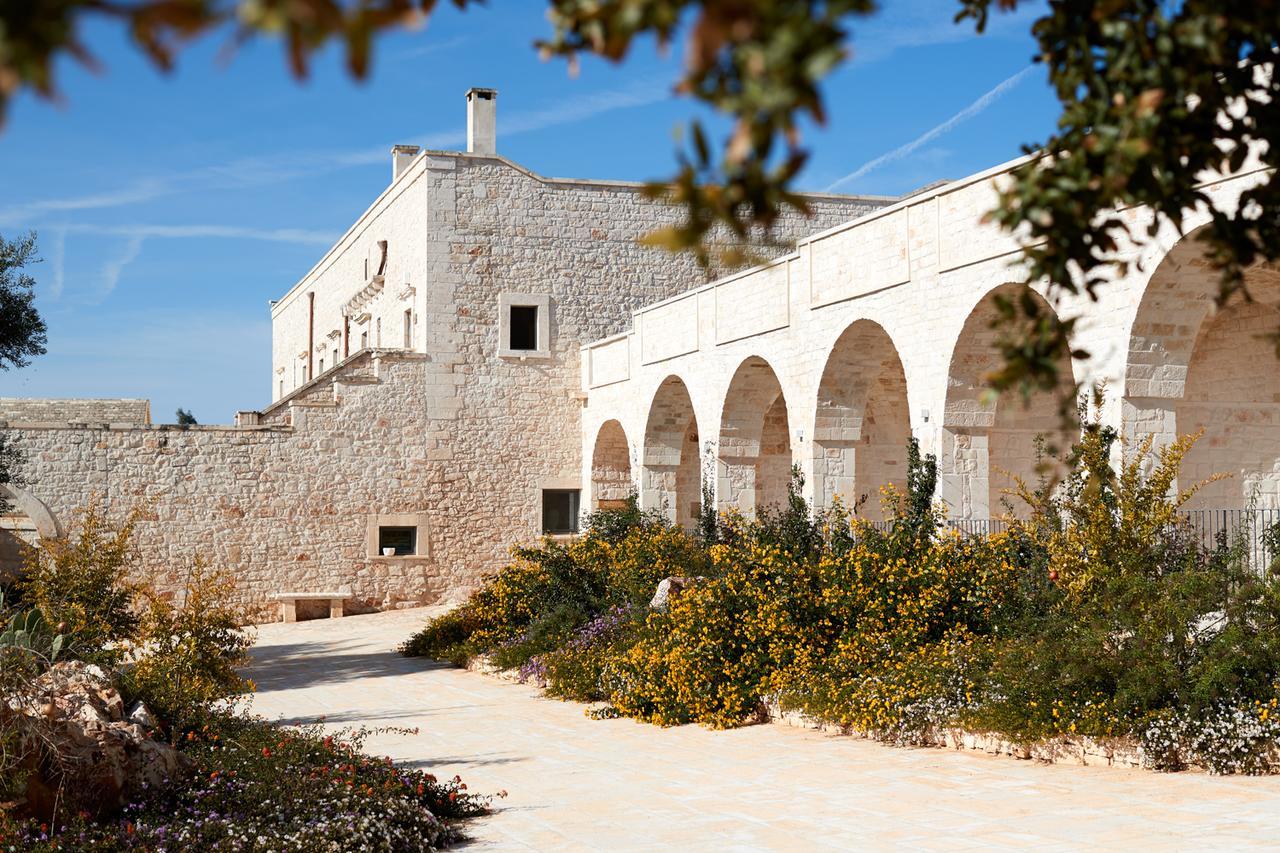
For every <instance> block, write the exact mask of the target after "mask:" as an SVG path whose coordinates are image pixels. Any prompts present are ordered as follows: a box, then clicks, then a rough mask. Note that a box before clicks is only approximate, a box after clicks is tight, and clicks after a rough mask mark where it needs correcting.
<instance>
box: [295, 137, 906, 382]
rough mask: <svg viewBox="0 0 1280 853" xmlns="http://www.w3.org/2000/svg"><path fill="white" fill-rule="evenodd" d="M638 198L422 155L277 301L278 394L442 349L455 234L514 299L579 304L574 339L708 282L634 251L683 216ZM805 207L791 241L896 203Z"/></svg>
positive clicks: (787, 222)
mask: <svg viewBox="0 0 1280 853" xmlns="http://www.w3.org/2000/svg"><path fill="white" fill-rule="evenodd" d="M641 189H642V185H641V184H637V183H627V182H620V181H590V180H576V179H562V178H546V177H542V176H540V175H535V174H534V173H532V172H530V171H528V170H526V169H524V168H522V167H521V166H519V165H517V164H515V163H513V162H511V161H510V160H507V159H505V158H503V157H500V156H497V155H481V154H467V153H460V152H443V151H424V152H422V153H420V154H419V155H418V156H417V157H416V158H415V159H414V160H413V162H412V164H411V165H409V166H408V167H407V168H405V169H404V170H403V171H402V172H401V173H400V175H399V176H398V177H397V178H396V179H395V180H394V181H393V182H392V183H391V185H390V186H388V187H387V188H386V189H385V190H384V191H383V192H382V193H381V194H380V195H379V197H378V198H377V199H376V200H375V201H374V203H373V204H372V205H371V206H370V207H369V209H368V210H367V211H365V213H364V214H363V215H362V216H361V217H360V218H359V219H358V220H357V221H356V222H355V223H354V224H353V225H352V226H351V228H350V229H349V230H348V231H347V233H346V234H344V235H343V237H342V238H341V239H340V240H339V241H338V242H337V243H336V244H335V245H334V246H333V248H331V249H330V250H329V252H327V253H326V254H325V256H324V257H323V258H322V259H321V260H320V262H319V263H317V264H316V266H315V267H314V268H313V269H312V270H311V271H310V272H309V273H308V274H307V275H306V276H304V277H303V278H302V280H301V281H299V282H298V283H297V284H296V285H294V286H293V287H292V288H291V289H290V290H289V292H288V293H287V294H285V295H284V296H283V297H282V298H281V299H280V300H279V301H278V302H276V303H274V304H273V307H272V312H271V313H272V380H271V382H272V394H271V399H272V400H273V401H278V400H279V399H281V398H282V397H284V396H286V395H287V394H288V393H290V392H292V391H293V390H294V389H296V388H298V387H299V386H301V385H302V384H304V383H305V382H306V381H307V380H308V377H307V372H306V371H307V366H308V365H310V368H311V370H312V375H311V377H310V378H314V377H315V376H316V375H319V373H321V372H322V370H328V369H332V367H333V366H334V365H335V364H337V363H338V361H340V360H341V359H342V358H344V357H346V356H347V355H349V354H352V353H355V352H356V351H358V350H359V349H361V348H362V347H378V348H390V347H404V348H407V349H412V350H414V351H417V352H431V351H433V349H434V348H435V347H436V346H438V345H439V344H440V343H441V341H440V339H439V338H438V337H437V335H438V332H439V329H440V325H441V323H442V322H443V323H444V324H445V325H451V323H450V322H449V321H448V320H447V318H441V317H439V316H436V312H438V311H439V310H441V308H442V307H444V306H442V303H441V299H442V298H443V297H445V296H446V295H447V293H449V292H450V291H451V290H452V288H453V287H454V286H455V285H456V284H457V281H456V280H455V278H454V277H453V276H452V275H451V274H450V272H449V271H447V270H446V269H445V268H444V267H442V266H441V261H442V260H444V259H447V258H448V257H449V255H450V253H451V252H452V251H453V248H452V247H456V246H457V244H458V241H459V240H460V239H461V240H465V241H467V243H468V245H467V249H466V251H468V252H473V253H474V254H472V255H470V256H468V259H467V260H468V261H469V263H468V264H466V265H465V266H468V267H484V268H485V269H487V270H488V271H489V273H490V274H491V275H492V276H497V277H499V278H502V279H503V282H502V285H503V287H504V288H505V289H506V290H508V291H513V292H520V293H533V292H550V291H552V290H556V291H559V292H560V294H561V298H562V299H564V298H572V299H574V300H582V307H585V308H587V309H589V310H588V313H589V314H591V315H592V316H593V317H594V318H595V319H594V320H593V322H592V325H591V328H590V334H589V336H588V337H585V338H581V339H580V340H578V342H577V343H579V344H580V343H582V342H585V341H587V340H590V339H591V338H594V337H599V336H600V335H601V334H605V333H609V332H610V331H620V330H621V329H622V328H623V327H624V325H625V320H626V318H627V312H628V311H629V310H630V309H632V308H635V307H638V306H640V305H643V304H645V302H650V301H653V300H654V299H658V298H662V297H664V296H667V295H670V294H672V293H676V292H679V291H681V290H684V289H687V288H688V287H690V286H691V285H694V284H697V283H698V282H700V281H703V280H705V278H706V276H705V274H704V273H703V272H702V271H701V270H699V269H697V267H696V265H695V264H693V263H692V262H691V261H690V260H689V259H688V258H683V257H679V258H677V257H672V256H671V255H669V254H668V253H665V252H662V251H658V250H652V249H643V248H641V247H639V246H638V245H636V242H635V241H636V239H637V238H638V237H640V236H643V235H644V234H646V233H648V232H649V231H652V230H653V229H655V228H658V227H661V226H664V225H669V224H672V223H674V222H676V221H677V220H678V219H679V217H680V216H681V215H682V211H681V210H680V209H678V208H675V207H671V206H668V205H665V204H662V203H660V202H655V201H651V200H647V199H645V198H643V197H642V196H641V193H640V190H641ZM810 200H811V204H812V206H813V216H812V217H811V218H805V217H801V216H797V215H794V214H792V215H789V216H787V217H785V218H784V220H783V221H782V223H781V224H780V226H779V228H778V231H777V234H776V235H775V236H776V237H777V238H778V239H779V240H781V241H783V242H790V241H794V240H795V239H796V238H798V237H800V236H803V235H804V234H808V233H811V232H813V231H817V230H821V229H823V228H827V227H830V226H831V225H835V224H837V223H839V222H844V221H846V220H849V219H852V218H855V217H857V216H860V215H862V214H864V213H867V212H870V211H872V210H875V209H877V208H879V207H883V206H884V205H886V204H888V203H890V201H892V200H891V199H886V198H881V197H856V196H840V195H813V196H811V197H810ZM383 244H385V246H386V253H385V268H383V269H382V274H381V276H380V277H379V276H377V275H376V274H377V273H378V270H379V269H380V268H382V264H383V258H384V256H383V250H382V245H383ZM606 281H607V282H608V283H607V285H606V284H605V282H606ZM604 296H607V298H602V297H604ZM313 303H314V304H313ZM445 310H449V309H448V308H447V307H446V308H445ZM313 311H314V319H312V312H313ZM406 312H409V315H410V324H409V329H408V331H409V334H408V335H406V333H405V332H406V327H405V314H406ZM428 315H431V316H428ZM465 325H466V324H465V323H464V324H462V326H460V328H462V327H465ZM445 344H446V345H447V341H446V342H445ZM575 369H576V368H575Z"/></svg>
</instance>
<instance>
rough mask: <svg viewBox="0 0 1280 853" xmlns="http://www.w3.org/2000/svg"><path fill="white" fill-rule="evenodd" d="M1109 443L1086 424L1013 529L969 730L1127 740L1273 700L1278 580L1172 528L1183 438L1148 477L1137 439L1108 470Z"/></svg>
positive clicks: (1231, 546)
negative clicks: (1013, 563) (1060, 479)
mask: <svg viewBox="0 0 1280 853" xmlns="http://www.w3.org/2000/svg"><path fill="white" fill-rule="evenodd" d="M1118 440H1119V439H1118V437H1117V436H1116V434H1115V433H1114V432H1113V431H1111V430H1109V429H1107V428H1104V427H1099V426H1097V425H1090V426H1089V428H1087V429H1086V431H1085V434H1084V437H1083V439H1082V441H1081V443H1080V445H1079V446H1078V447H1077V448H1076V450H1075V451H1074V456H1073V459H1072V460H1071V461H1072V463H1073V473H1072V475H1071V476H1070V477H1069V478H1068V479H1067V480H1066V482H1065V483H1064V484H1063V487H1062V489H1061V490H1060V492H1059V494H1058V495H1057V496H1056V497H1055V498H1054V500H1053V502H1052V504H1050V505H1047V506H1046V505H1044V504H1043V503H1042V504H1040V505H1039V506H1038V507H1037V511H1036V512H1035V513H1034V514H1033V516H1032V517H1031V519H1030V520H1029V521H1028V522H1026V523H1025V524H1023V525H1021V526H1020V527H1019V528H1018V530H1017V531H1016V534H1015V535H1017V536H1019V537H1021V538H1023V539H1024V540H1025V542H1026V548H1027V550H1028V552H1029V553H1031V554H1034V555H1035V557H1034V558H1033V559H1031V560H1029V561H1027V562H1026V563H1024V565H1023V567H1022V577H1021V579H1020V587H1021V589H1022V591H1023V594H1022V595H1021V596H1020V598H1019V602H1018V604H1019V606H1018V607H1017V608H1016V609H1015V610H1012V611H1010V612H1009V614H1008V615H1007V617H1006V619H1005V620H1004V623H1003V625H1002V634H1001V638H1000V641H999V642H998V643H996V644H994V645H993V647H992V656H991V661H990V667H989V669H988V671H987V677H986V679H985V682H986V683H985V685H984V701H983V702H982V703H981V704H980V705H979V706H978V707H977V708H975V709H974V711H973V712H972V713H970V714H969V715H968V719H969V721H970V722H971V723H972V724H974V725H977V726H980V727H984V728H989V729H993V730H996V731H1001V732H1004V733H1006V734H1009V735H1011V736H1015V737H1018V738H1021V739H1024V740H1036V739H1040V738H1045V737H1053V736H1056V735H1059V734H1071V733H1075V734H1084V735H1089V736H1094V737H1105V736H1116V735H1119V736H1124V737H1128V738H1139V737H1145V735H1144V734H1143V733H1144V732H1145V731H1146V730H1147V729H1148V728H1149V727H1151V726H1155V729H1153V730H1154V731H1159V730H1160V729H1161V727H1162V726H1164V725H1165V724H1166V723H1167V721H1168V720H1170V719H1180V720H1201V721H1207V720H1210V719H1213V718H1217V717H1220V716H1221V714H1222V713H1223V712H1222V708H1223V707H1226V706H1227V705H1230V706H1235V705H1237V704H1238V703H1240V702H1246V703H1251V702H1263V703H1266V702H1269V701H1270V700H1271V699H1273V698H1275V695H1276V692H1275V691H1276V685H1275V679H1276V674H1277V673H1280V578H1278V577H1277V575H1275V574H1274V573H1271V574H1265V575H1262V574H1258V573H1257V572H1256V571H1255V570H1254V569H1251V568H1250V566H1249V563H1248V557H1247V552H1246V550H1245V548H1244V545H1243V543H1242V542H1230V541H1228V542H1226V543H1224V544H1223V545H1221V546H1220V547H1218V548H1217V549H1214V550H1209V549H1206V548H1204V547H1203V546H1201V545H1200V544H1199V542H1198V541H1195V540H1192V539H1190V538H1189V537H1188V535H1187V532H1186V531H1185V530H1183V529H1180V528H1179V526H1178V524H1177V516H1176V512H1177V509H1178V508H1179V507H1180V506H1181V504H1182V503H1183V502H1184V501H1185V500H1187V498H1189V497H1190V496H1191V495H1192V494H1193V493H1194V491H1195V489H1196V486H1192V487H1190V488H1188V489H1184V490H1183V491H1182V492H1181V493H1180V494H1178V495H1174V496H1172V497H1170V496H1169V490H1170V487H1171V484H1172V483H1173V482H1174V480H1175V478H1176V477H1177V472H1178V468H1179V465H1180V463H1181V460H1182V458H1183V456H1184V455H1185V454H1186V452H1187V451H1188V450H1189V449H1190V447H1191V445H1192V443H1193V442H1194V440H1195V439H1194V437H1189V438H1184V439H1183V440H1181V441H1178V442H1175V443H1174V444H1171V445H1169V446H1168V447H1166V448H1164V449H1162V450H1161V451H1160V452H1159V454H1157V455H1156V457H1155V459H1154V462H1155V464H1154V466H1153V467H1152V469H1151V473H1150V474H1148V475H1143V473H1142V471H1143V469H1144V467H1145V464H1146V461H1147V460H1148V459H1149V458H1150V457H1151V454H1150V443H1149V442H1147V443H1144V444H1142V445H1140V446H1139V448H1138V449H1137V452H1136V453H1131V454H1130V455H1129V456H1128V457H1127V458H1126V459H1125V460H1124V462H1123V464H1122V465H1121V466H1120V468H1119V469H1118V470H1116V471H1113V469H1112V466H1111V462H1110V460H1111V457H1112V452H1113V447H1114V445H1115V444H1116V443H1117V442H1118ZM1033 500H1034V499H1033ZM1160 721H1164V722H1160ZM1174 763H1176V762H1174Z"/></svg>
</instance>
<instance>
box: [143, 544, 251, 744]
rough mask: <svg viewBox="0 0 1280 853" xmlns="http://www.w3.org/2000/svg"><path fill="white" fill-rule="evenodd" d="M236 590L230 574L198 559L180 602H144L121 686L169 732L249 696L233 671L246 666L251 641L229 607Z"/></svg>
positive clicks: (248, 684) (246, 683)
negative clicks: (232, 700) (133, 656)
mask: <svg viewBox="0 0 1280 853" xmlns="http://www.w3.org/2000/svg"><path fill="white" fill-rule="evenodd" d="M234 589H235V581H234V580H233V579H232V578H231V576H230V575H229V574H227V573H226V572H215V571H211V570H210V569H208V568H207V567H206V566H205V565H204V563H203V562H202V561H200V560H196V561H195V563H194V564H193V565H192V566H191V568H190V569H189V570H188V573H187V575H186V578H185V580H184V583H183V588H182V589H181V590H180V591H179V594H178V600H179V603H177V604H175V603H174V602H173V601H171V600H170V599H168V598H165V597H162V596H159V595H156V594H155V593H154V592H152V593H149V594H148V596H147V598H148V600H147V606H146V609H145V610H144V611H143V614H142V617H141V620H140V625H139V630H138V635H137V639H136V649H137V650H138V651H137V654H136V659H135V661H134V663H133V665H132V667H130V668H129V669H128V670H127V671H126V675H125V687H126V688H127V691H128V692H130V693H132V694H134V695H136V696H138V697H140V698H142V699H144V700H145V701H146V702H147V704H148V705H149V706H151V709H152V710H153V711H156V712H157V713H159V714H160V715H161V716H162V717H163V718H164V719H166V720H167V721H168V722H169V723H170V725H171V726H175V727H180V726H183V725H184V724H185V723H186V721H187V720H189V719H191V718H192V717H194V716H195V715H197V714H199V713H201V712H204V711H207V710H208V709H209V708H210V707H211V706H212V705H213V704H214V703H217V702H220V701H222V700H225V699H227V698H229V697H232V696H237V695H239V694H242V693H249V692H252V690H253V682H251V681H249V680H248V679H247V678H245V677H243V676H242V675H241V674H240V672H239V670H240V668H242V667H244V666H245V665H247V664H248V663H249V648H250V647H251V646H252V645H253V635H252V634H251V633H250V632H248V631H246V630H245V629H242V628H241V627H240V625H241V623H242V621H243V620H242V619H241V618H240V613H239V612H238V611H236V610H235V609H234V608H232V607H231V606H230V605H229V604H228V601H229V599H230V596H231V593H232V592H233V590H234Z"/></svg>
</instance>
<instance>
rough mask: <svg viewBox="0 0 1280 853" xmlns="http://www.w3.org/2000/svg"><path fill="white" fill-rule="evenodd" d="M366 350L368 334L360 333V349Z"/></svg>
mask: <svg viewBox="0 0 1280 853" xmlns="http://www.w3.org/2000/svg"><path fill="white" fill-rule="evenodd" d="M368 348H369V333H368V332H361V333H360V349H368Z"/></svg>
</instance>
